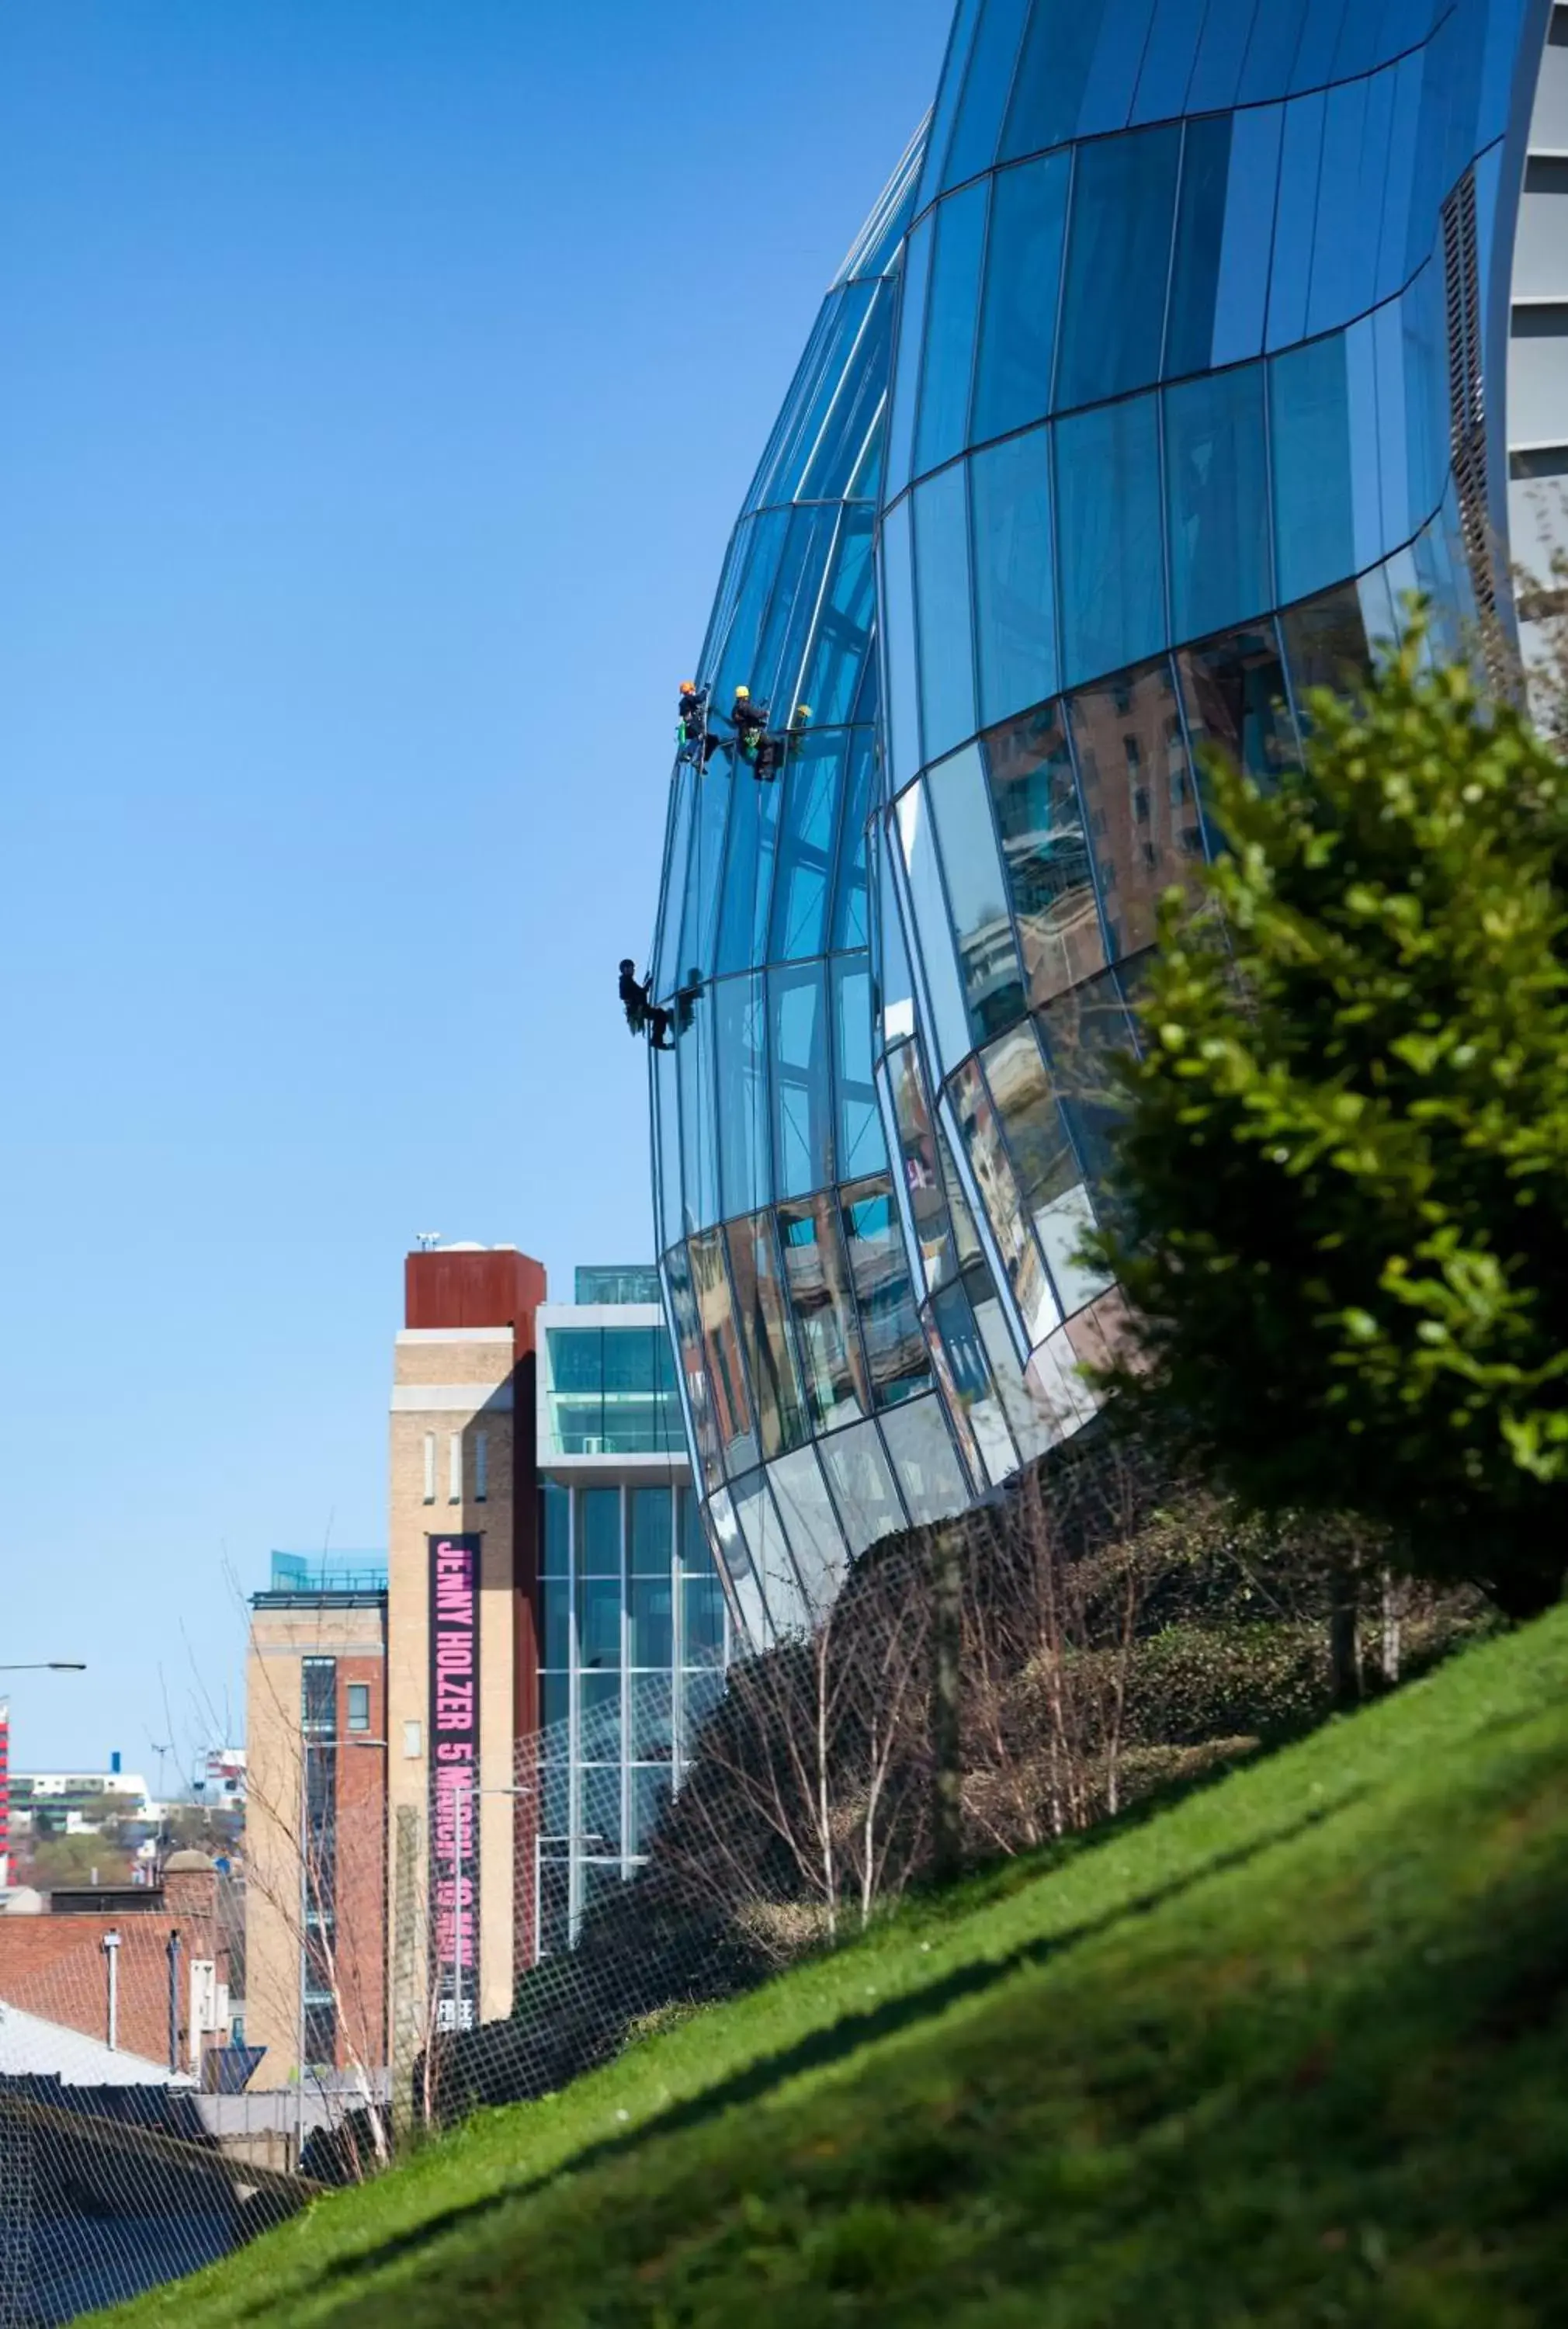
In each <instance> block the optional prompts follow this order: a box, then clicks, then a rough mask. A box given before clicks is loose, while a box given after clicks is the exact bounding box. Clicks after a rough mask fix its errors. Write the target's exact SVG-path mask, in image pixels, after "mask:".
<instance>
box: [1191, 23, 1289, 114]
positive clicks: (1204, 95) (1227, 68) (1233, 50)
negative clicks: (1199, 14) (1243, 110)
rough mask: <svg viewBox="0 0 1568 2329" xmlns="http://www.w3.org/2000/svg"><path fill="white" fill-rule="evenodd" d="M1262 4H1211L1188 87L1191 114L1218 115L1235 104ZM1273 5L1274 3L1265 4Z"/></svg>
mask: <svg viewBox="0 0 1568 2329" xmlns="http://www.w3.org/2000/svg"><path fill="white" fill-rule="evenodd" d="M1258 5H1260V0H1208V8H1207V13H1206V14H1205V16H1204V20H1203V38H1202V40H1201V41H1200V42H1198V49H1197V62H1196V63H1195V64H1194V66H1193V68H1192V79H1191V80H1190V81H1189V82H1188V90H1187V110H1188V113H1209V112H1216V111H1219V110H1221V109H1223V108H1225V107H1227V106H1231V105H1234V104H1235V94H1236V88H1237V85H1238V83H1239V82H1240V80H1241V77H1242V66H1243V64H1244V62H1245V61H1246V53H1247V36H1248V34H1249V33H1251V31H1252V28H1253V11H1254V9H1256V8H1257V6H1258ZM1262 5H1265V6H1267V5H1271V0H1262Z"/></svg>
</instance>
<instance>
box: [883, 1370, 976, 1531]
mask: <svg viewBox="0 0 1568 2329" xmlns="http://www.w3.org/2000/svg"><path fill="white" fill-rule="evenodd" d="M882 1430H883V1435H884V1437H885V1438H886V1439H887V1452H888V1454H889V1456H891V1457H892V1459H893V1466H894V1469H895V1470H896V1471H897V1475H898V1483H899V1485H900V1487H901V1488H902V1489H903V1491H904V1499H905V1502H906V1504H907V1505H908V1507H909V1516H910V1519H911V1520H913V1521H915V1522H916V1523H919V1522H921V1521H935V1520H944V1519H945V1518H946V1516H947V1515H948V1513H958V1512H962V1510H963V1508H964V1506H965V1505H966V1504H968V1503H969V1501H970V1491H969V1486H968V1483H967V1482H966V1481H965V1479H964V1476H963V1474H962V1471H961V1470H960V1469H959V1463H958V1457H956V1455H954V1453H953V1442H952V1440H951V1439H950V1438H948V1436H947V1426H946V1425H945V1423H944V1421H943V1419H942V1410H941V1408H940V1407H939V1406H938V1405H937V1403H936V1401H935V1400H934V1399H917V1400H911V1401H910V1403H909V1405H908V1406H906V1407H900V1408H897V1409H895V1410H894V1411H893V1413H892V1414H891V1415H888V1416H886V1417H885V1418H884V1419H883V1423H882Z"/></svg>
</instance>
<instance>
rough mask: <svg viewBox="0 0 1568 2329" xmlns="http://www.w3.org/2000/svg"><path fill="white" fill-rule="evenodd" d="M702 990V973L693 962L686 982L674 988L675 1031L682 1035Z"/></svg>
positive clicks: (693, 1013) (691, 1017)
mask: <svg viewBox="0 0 1568 2329" xmlns="http://www.w3.org/2000/svg"><path fill="white" fill-rule="evenodd" d="M701 992H702V973H701V971H700V970H699V968H698V966H697V965H696V964H695V963H693V964H692V966H691V967H690V970H689V971H688V972H687V974H686V984H685V985H684V986H678V987H677V988H676V990H675V1032H676V1033H677V1034H678V1035H684V1033H685V1032H686V1030H687V1029H688V1027H690V1024H691V1022H692V1020H693V1019H694V1018H695V1016H696V1014H697V999H698V997H699V995H700V994H701Z"/></svg>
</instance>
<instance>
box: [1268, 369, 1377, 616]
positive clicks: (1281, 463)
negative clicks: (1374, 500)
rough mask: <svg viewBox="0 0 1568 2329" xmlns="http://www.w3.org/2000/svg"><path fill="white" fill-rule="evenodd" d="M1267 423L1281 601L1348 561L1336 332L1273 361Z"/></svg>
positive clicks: (1345, 435) (1346, 465)
mask: <svg viewBox="0 0 1568 2329" xmlns="http://www.w3.org/2000/svg"><path fill="white" fill-rule="evenodd" d="M1269 424H1270V429H1269V434H1270V457H1271V460H1272V467H1273V482H1274V539H1275V542H1276V545H1277V547H1276V550H1275V557H1276V559H1277V561H1278V563H1279V570H1280V574H1279V589H1280V598H1281V599H1282V601H1289V600H1290V599H1304V598H1306V597H1308V596H1309V595H1310V593H1311V592H1312V591H1315V590H1320V589H1323V587H1324V586H1325V584H1327V583H1329V582H1333V581H1336V580H1338V578H1339V577H1340V576H1341V575H1344V574H1348V573H1349V572H1350V571H1351V570H1352V568H1353V567H1354V565H1355V563H1356V556H1355V528H1354V519H1353V516H1352V512H1351V504H1350V408H1349V390H1348V383H1347V379H1346V373H1345V340H1344V335H1343V334H1341V333H1338V332H1333V333H1330V334H1329V337H1328V338H1327V339H1322V340H1310V341H1309V342H1308V344H1307V345H1306V346H1305V347H1300V348H1291V349H1289V350H1288V351H1287V352H1286V354H1283V355H1279V356H1275V357H1274V359H1273V360H1272V363H1270V365H1269Z"/></svg>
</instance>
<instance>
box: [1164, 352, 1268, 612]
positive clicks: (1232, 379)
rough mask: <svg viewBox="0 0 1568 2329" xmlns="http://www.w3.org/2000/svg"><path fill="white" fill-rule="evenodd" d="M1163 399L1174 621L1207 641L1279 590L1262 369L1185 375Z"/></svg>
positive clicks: (1241, 366) (1251, 367)
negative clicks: (1273, 575) (1274, 579)
mask: <svg viewBox="0 0 1568 2329" xmlns="http://www.w3.org/2000/svg"><path fill="white" fill-rule="evenodd" d="M1164 406H1165V476H1166V497H1167V538H1168V541H1169V552H1170V620H1171V626H1172V629H1173V631H1174V633H1175V636H1177V637H1178V639H1188V638H1201V637H1202V636H1203V635H1204V634H1205V633H1206V632H1207V631H1217V630H1220V629H1222V628H1223V627H1225V625H1226V624H1230V623H1235V622H1240V621H1241V620H1243V619H1244V618H1245V617H1248V616H1252V615H1255V614H1257V613H1258V612H1259V610H1260V609H1261V608H1264V607H1267V606H1268V605H1269V604H1270V603H1271V601H1272V597H1273V592H1272V589H1271V588H1270V582H1269V492H1268V462H1267V458H1266V456H1265V454H1264V451H1263V366H1262V364H1239V365H1236V366H1235V368H1234V369H1233V370H1231V371H1229V372H1207V373H1204V374H1202V375H1201V376H1200V377H1199V378H1197V379H1196V380H1186V381H1181V382H1178V383H1177V385H1176V386H1174V387H1172V388H1168V389H1167V390H1166V391H1165V397H1164Z"/></svg>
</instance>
